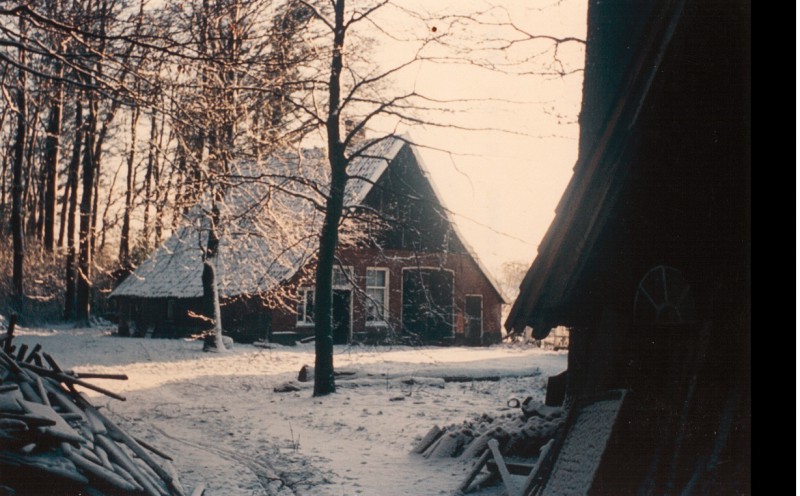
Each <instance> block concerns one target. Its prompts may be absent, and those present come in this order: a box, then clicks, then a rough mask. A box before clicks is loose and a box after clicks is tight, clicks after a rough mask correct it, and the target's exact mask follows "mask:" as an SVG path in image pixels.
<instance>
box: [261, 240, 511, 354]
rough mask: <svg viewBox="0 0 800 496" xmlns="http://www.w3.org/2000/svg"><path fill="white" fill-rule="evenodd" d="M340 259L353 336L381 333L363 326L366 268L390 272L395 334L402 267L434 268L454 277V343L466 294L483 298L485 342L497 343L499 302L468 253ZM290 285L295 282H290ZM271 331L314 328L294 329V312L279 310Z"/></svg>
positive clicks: (377, 253)
mask: <svg viewBox="0 0 800 496" xmlns="http://www.w3.org/2000/svg"><path fill="white" fill-rule="evenodd" d="M339 259H340V260H342V263H343V264H344V265H346V266H349V267H352V270H353V272H352V273H353V278H354V283H355V285H356V288H357V289H356V290H354V291H353V293H352V328H353V333H359V334H360V333H376V332H379V331H380V330H379V329H378V328H375V327H371V326H370V327H368V326H367V325H366V316H365V310H364V296H363V291H364V289H365V282H366V281H365V279H366V274H367V268H368V267H382V268H388V269H389V320H390V324H391V325H393V326H394V327H395V331H396V332H399V331H400V330H401V322H402V320H401V312H402V297H403V292H402V291H403V290H402V283H403V277H402V269H403V268H404V267H406V268H414V267H433V268H441V269H445V270H451V271H453V273H454V275H455V277H454V288H453V293H454V294H453V299H454V302H453V303H454V319H453V322H454V326H455V333H456V341H457V342H458V341H460V340H463V336H464V323H465V318H464V302H465V299H466V296H467V295H482V296H483V334H484V343H491V342H497V341H499V340H500V326H501V324H500V312H501V307H502V300H501V299H500V296H499V295H498V294H497V292H496V291H495V290H494V288H493V286H492V285H491V283H490V282H489V280H488V279H487V278H486V277H485V276H484V275H483V273H482V271H481V270H480V268H479V267H478V265H477V264H476V263H475V260H474V259H473V258H472V257H471V256H469V255H467V254H441V253H437V254H425V253H414V252H411V251H400V250H377V249H359V250H354V249H349V250H344V251H341V252H340V253H339ZM307 270H308V268H306V269H305V271H301V273H300V274H298V276H297V277H305V276H307ZM297 277H296V278H295V279H297ZM312 280H313V279H312ZM292 282H295V281H294V280H293V281H292ZM292 307H293V305H292ZM272 330H273V332H280V331H292V332H299V333H308V334H312V333H313V328H310V327H303V326H301V327H298V326H297V316H296V315H295V314H294V313H293V312H287V311H284V310H280V309H278V310H275V312H274V315H273V319H272Z"/></svg>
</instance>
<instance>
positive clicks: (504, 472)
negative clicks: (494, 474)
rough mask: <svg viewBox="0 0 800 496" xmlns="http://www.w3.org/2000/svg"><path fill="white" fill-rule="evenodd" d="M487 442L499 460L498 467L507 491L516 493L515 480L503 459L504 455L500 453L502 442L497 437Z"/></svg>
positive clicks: (496, 459) (497, 460) (495, 459)
mask: <svg viewBox="0 0 800 496" xmlns="http://www.w3.org/2000/svg"><path fill="white" fill-rule="evenodd" d="M487 444H488V445H489V449H490V450H491V451H492V456H493V457H494V461H495V462H497V468H498V469H500V477H501V478H502V479H503V485H504V486H506V492H507V493H508V494H510V495H513V494H516V490H515V486H514V481H513V479H511V474H510V473H509V472H508V468H507V467H506V464H505V461H503V455H502V454H501V453H500V444H499V443H498V442H497V439H490V440H489V442H488V443H487Z"/></svg>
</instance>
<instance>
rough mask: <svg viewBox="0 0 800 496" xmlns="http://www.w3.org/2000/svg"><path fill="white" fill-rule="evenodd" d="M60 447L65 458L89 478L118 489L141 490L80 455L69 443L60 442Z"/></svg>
mask: <svg viewBox="0 0 800 496" xmlns="http://www.w3.org/2000/svg"><path fill="white" fill-rule="evenodd" d="M61 449H62V450H63V451H64V454H65V455H67V458H69V460H70V461H71V462H72V463H74V464H75V466H76V467H77V468H78V469H79V470H81V471H82V472H83V473H85V474H86V475H87V476H88V477H89V478H92V479H95V480H99V481H101V482H102V483H103V485H106V486H108V487H109V488H112V489H117V490H120V491H125V492H135V491H141V490H142V488H141V487H140V486H138V485H134V484H131V483H130V482H128V481H126V480H125V479H123V478H122V477H120V476H119V475H117V474H116V473H114V472H112V471H110V470H108V469H106V468H104V467H102V466H101V465H97V464H95V463H93V462H91V461H90V460H88V459H86V458H84V457H82V456H81V455H80V453H79V452H77V451H75V450H73V449H72V447H70V445H69V444H67V443H64V444H62V445H61Z"/></svg>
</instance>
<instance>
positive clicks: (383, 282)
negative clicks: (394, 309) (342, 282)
mask: <svg viewBox="0 0 800 496" xmlns="http://www.w3.org/2000/svg"><path fill="white" fill-rule="evenodd" d="M366 293H367V295H366V296H367V297H366V302H365V304H364V306H365V308H366V312H367V325H371V326H377V325H386V322H387V321H388V317H389V269H385V268H378V267H370V268H367V288H366Z"/></svg>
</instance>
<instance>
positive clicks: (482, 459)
mask: <svg viewBox="0 0 800 496" xmlns="http://www.w3.org/2000/svg"><path fill="white" fill-rule="evenodd" d="M491 454H492V452H491V451H490V450H489V449H486V450H485V451H484V452H483V454H482V455H481V457H480V458H478V461H477V462H476V463H475V465H473V466H472V470H470V471H469V473H468V474H467V478H466V479H464V482H462V483H461V485H460V486H458V490H459V491H461V492H462V493H466V492H467V490H468V489H469V486H470V484H472V481H473V480H475V477H476V476H477V475H478V473H479V472H480V471H481V469H482V468H483V466H484V465H486V461H487V460H488V459H489V455H491Z"/></svg>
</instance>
